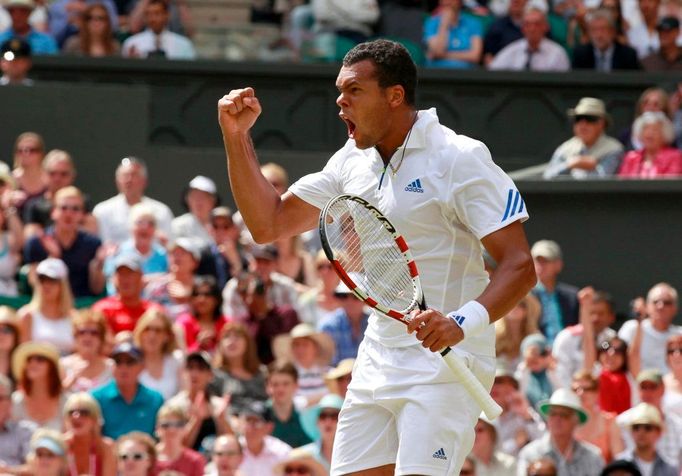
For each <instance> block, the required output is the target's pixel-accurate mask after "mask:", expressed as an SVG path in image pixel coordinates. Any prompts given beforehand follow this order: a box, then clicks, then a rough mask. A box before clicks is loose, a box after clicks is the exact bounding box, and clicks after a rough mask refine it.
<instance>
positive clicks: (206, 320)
mask: <svg viewBox="0 0 682 476" xmlns="http://www.w3.org/2000/svg"><path fill="white" fill-rule="evenodd" d="M222 304H223V297H222V294H221V292H220V288H219V287H218V285H217V283H216V280H215V278H214V277H213V276H197V277H196V278H195V279H194V286H193V287H192V298H191V300H190V306H191V312H186V313H183V314H180V316H178V318H177V320H176V321H175V323H176V325H177V326H178V328H179V329H180V330H181V332H182V334H183V335H184V338H185V347H186V348H187V351H188V352H194V351H197V350H204V351H207V352H210V353H212V352H213V351H215V349H216V346H217V344H218V336H219V335H220V331H221V330H222V329H223V326H224V325H225V324H227V322H229V321H228V319H227V318H226V317H225V316H223V313H222Z"/></svg>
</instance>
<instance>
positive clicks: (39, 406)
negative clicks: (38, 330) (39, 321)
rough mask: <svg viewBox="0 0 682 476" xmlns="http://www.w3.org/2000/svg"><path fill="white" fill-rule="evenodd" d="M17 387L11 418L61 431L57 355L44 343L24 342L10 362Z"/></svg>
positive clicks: (62, 401) (63, 398)
mask: <svg viewBox="0 0 682 476" xmlns="http://www.w3.org/2000/svg"><path fill="white" fill-rule="evenodd" d="M12 372H13V373H14V375H16V378H17V382H18V386H17V390H15V391H14V393H12V418H14V419H15V420H29V421H32V422H34V423H35V424H36V425H37V426H39V427H46V428H52V429H54V430H59V431H61V429H62V423H63V420H62V409H63V408H64V404H65V403H66V396H65V395H64V390H63V387H62V380H61V370H60V366H59V352H58V350H57V348H56V347H55V346H54V345H52V344H49V343H47V342H24V343H23V344H21V345H20V346H19V347H18V348H17V350H16V352H15V353H14V357H13V358H12Z"/></svg>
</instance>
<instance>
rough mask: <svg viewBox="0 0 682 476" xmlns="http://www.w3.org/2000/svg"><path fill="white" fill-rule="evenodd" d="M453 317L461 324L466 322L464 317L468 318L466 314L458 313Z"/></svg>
mask: <svg viewBox="0 0 682 476" xmlns="http://www.w3.org/2000/svg"><path fill="white" fill-rule="evenodd" d="M452 319H454V320H455V322H456V323H457V324H459V325H460V326H461V325H462V323H463V322H464V319H466V318H465V317H464V316H461V315H459V314H456V315H454V316H452Z"/></svg>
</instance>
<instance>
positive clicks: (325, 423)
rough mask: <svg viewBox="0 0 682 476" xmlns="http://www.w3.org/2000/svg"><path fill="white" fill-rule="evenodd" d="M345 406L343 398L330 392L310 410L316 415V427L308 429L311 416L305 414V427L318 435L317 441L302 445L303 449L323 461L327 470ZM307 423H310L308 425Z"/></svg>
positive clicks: (312, 414) (311, 413)
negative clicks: (342, 409)
mask: <svg viewBox="0 0 682 476" xmlns="http://www.w3.org/2000/svg"><path fill="white" fill-rule="evenodd" d="M342 406H343V398H341V397H340V396H338V395H334V394H329V395H325V396H324V397H322V400H320V403H318V404H317V405H316V406H315V407H314V408H313V409H311V411H310V412H309V414H310V415H309V416H310V417H314V420H315V422H314V423H315V426H314V428H310V429H308V426H309V423H308V422H309V420H312V419H313V418H310V417H309V416H308V415H304V417H303V422H304V428H306V430H308V431H309V433H311V434H313V435H316V437H315V441H313V442H312V443H308V444H307V445H304V446H302V447H301V449H302V450H307V451H309V452H310V454H312V455H313V456H315V458H316V459H317V461H319V462H320V463H322V464H323V465H324V467H325V469H326V470H327V471H329V468H330V466H331V462H332V449H333V448H334V436H335V435H336V427H337V425H338V422H339V413H340V412H341V407H342ZM306 423H308V424H307V425H306Z"/></svg>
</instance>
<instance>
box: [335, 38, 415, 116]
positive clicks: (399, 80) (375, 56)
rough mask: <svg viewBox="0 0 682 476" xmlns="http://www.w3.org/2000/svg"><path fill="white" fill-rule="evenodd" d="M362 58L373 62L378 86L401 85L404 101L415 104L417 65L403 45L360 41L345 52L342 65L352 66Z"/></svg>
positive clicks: (380, 41) (388, 41) (386, 41)
mask: <svg viewBox="0 0 682 476" xmlns="http://www.w3.org/2000/svg"><path fill="white" fill-rule="evenodd" d="M364 60H370V61H371V62H372V63H373V64H374V68H375V69H376V75H377V81H378V82H379V86H380V87H382V88H388V87H390V86H395V85H399V86H402V87H403V89H404V90H405V102H406V103H407V104H409V105H410V106H414V105H415V103H416V90H417V66H416V65H415V64H414V61H413V60H412V57H411V56H410V53H409V52H408V51H407V49H406V48H405V47H404V46H403V45H401V44H400V43H396V42H395V41H390V40H374V41H368V42H366V43H360V44H359V45H357V46H355V47H354V48H353V49H351V50H350V51H349V52H348V53H346V56H345V57H344V58H343V66H346V67H348V66H352V65H354V64H355V63H359V62H360V61H364Z"/></svg>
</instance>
